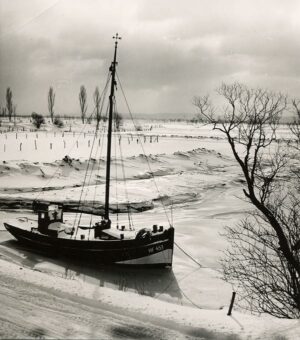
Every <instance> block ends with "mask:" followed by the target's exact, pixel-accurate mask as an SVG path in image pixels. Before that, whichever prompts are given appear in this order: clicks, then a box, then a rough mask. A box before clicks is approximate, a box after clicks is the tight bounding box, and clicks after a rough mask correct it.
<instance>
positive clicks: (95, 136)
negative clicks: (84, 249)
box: [78, 133, 99, 234]
mask: <svg viewBox="0 0 300 340" xmlns="http://www.w3.org/2000/svg"><path fill="white" fill-rule="evenodd" d="M96 139H97V135H96V133H95V134H94V140H93V143H92V146H91V153H90V155H91V154H92V153H93V150H94V144H95V140H96ZM96 144H97V143H96ZM98 147H99V146H98V145H97V146H96V152H95V159H96V156H97V152H98ZM91 159H92V158H91V157H90V160H89V161H91ZM95 165H96V161H93V162H92V168H91V170H90V174H89V179H88V181H87V185H85V183H84V186H85V195H84V198H83V200H82V201H83V202H85V201H86V198H87V195H88V192H89V186H90V184H91V179H92V175H93V171H94V167H95ZM81 216H82V212H81V214H80V216H79V221H78V224H79V223H80V221H81ZM91 223H92V214H91V218H90V226H91ZM89 234H90V229H89Z"/></svg>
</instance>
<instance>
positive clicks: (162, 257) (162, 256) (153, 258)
mask: <svg viewBox="0 0 300 340" xmlns="http://www.w3.org/2000/svg"><path fill="white" fill-rule="evenodd" d="M172 255H173V249H165V250H163V251H161V252H159V253H156V254H149V255H147V256H144V257H140V258H138V259H132V260H126V261H119V262H116V263H117V264H136V265H142V264H167V265H171V264H172Z"/></svg>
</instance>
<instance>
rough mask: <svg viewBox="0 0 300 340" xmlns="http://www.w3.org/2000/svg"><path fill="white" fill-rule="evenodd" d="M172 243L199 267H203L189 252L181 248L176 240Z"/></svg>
mask: <svg viewBox="0 0 300 340" xmlns="http://www.w3.org/2000/svg"><path fill="white" fill-rule="evenodd" d="M174 244H175V245H176V246H177V248H178V249H180V250H181V251H182V252H183V253H184V254H185V255H186V256H187V257H189V258H190V259H191V260H192V261H194V262H195V263H196V264H197V265H198V266H199V267H200V268H203V266H202V264H200V263H199V262H198V261H197V260H195V259H194V258H193V256H191V255H190V254H188V253H187V252H186V251H185V250H184V249H182V248H181V247H180V246H179V245H178V244H177V243H176V242H174Z"/></svg>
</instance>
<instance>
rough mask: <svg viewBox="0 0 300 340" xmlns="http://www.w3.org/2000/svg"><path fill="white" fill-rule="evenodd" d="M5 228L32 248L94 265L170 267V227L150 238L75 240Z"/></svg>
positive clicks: (7, 225) (171, 256)
mask: <svg viewBox="0 0 300 340" xmlns="http://www.w3.org/2000/svg"><path fill="white" fill-rule="evenodd" d="M4 226H5V228H6V229H7V230H8V231H9V232H10V233H11V234H12V235H13V236H14V237H15V238H16V239H17V240H19V241H20V242H22V243H23V244H26V245H27V246H29V247H30V248H31V249H32V250H33V251H42V252H43V253H46V254H48V255H50V256H53V255H54V256H58V257H68V258H76V259H79V260H85V261H88V262H90V263H94V264H99V265H101V264H124V265H151V266H153V265H154V266H172V258H173V246H174V228H172V227H170V228H169V229H167V230H165V231H164V232H163V233H160V234H156V235H155V234H153V235H152V237H151V239H150V240H147V241H144V240H138V239H132V240H107V241H106V240H105V241H98V240H78V239H71V238H70V239H66V238H58V237H52V236H48V235H43V234H40V233H37V232H32V231H28V230H25V229H22V228H19V227H16V226H13V225H11V224H8V223H4Z"/></svg>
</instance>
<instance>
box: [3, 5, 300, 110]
mask: <svg viewBox="0 0 300 340" xmlns="http://www.w3.org/2000/svg"><path fill="white" fill-rule="evenodd" d="M0 16H1V17H0V44H1V45H0V103H1V104H2V105H3V104H4V103H5V90H6V87H8V86H10V87H11V88H12V91H13V96H14V101H15V103H16V104H17V112H18V113H31V112H32V111H36V112H41V113H46V112H47V92H48V89H49V86H50V85H51V86H53V87H54V89H55V92H56V103H55V112H56V113H60V114H68V113H74V114H77V113H79V104H78V92H79V88H80V85H85V86H86V88H87V92H88V99H89V109H88V110H89V111H92V109H93V102H92V93H93V91H94V89H95V86H99V88H100V90H101V89H102V88H103V87H104V83H105V79H106V76H107V72H108V67H109V64H110V62H111V59H112V52H113V40H112V36H113V35H114V34H115V33H116V32H119V34H120V35H121V36H122V40H121V42H120V44H119V51H118V53H119V55H118V60H119V66H118V73H119V76H120V79H121V82H122V85H123V88H124V90H125V92H126V94H127V98H128V101H129V103H130V106H131V109H132V111H133V112H135V113H161V114H162V116H163V114H165V113H171V114H172V113H174V114H177V115H178V114H180V113H190V114H191V115H193V113H195V112H196V110H195V108H194V107H193V106H192V104H191V101H192V98H193V96H194V95H198V94H204V93H207V92H211V91H213V90H214V89H215V88H216V87H217V86H219V85H220V83H221V82H222V81H225V82H233V81H240V82H243V83H245V84H248V85H250V86H260V87H267V88H270V89H272V90H275V91H279V90H280V91H282V92H285V93H288V94H290V95H291V96H298V97H300V57H299V53H300V19H299V18H300V1H299V0H295V1H293V0H289V1H282V0H278V1H277V0H272V1H271V0H264V1H262V0H208V1H206V0H58V1H57V0H26V1H25V0H0ZM119 92H120V91H119Z"/></svg>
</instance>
